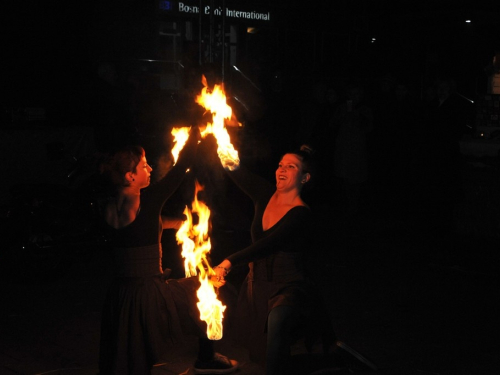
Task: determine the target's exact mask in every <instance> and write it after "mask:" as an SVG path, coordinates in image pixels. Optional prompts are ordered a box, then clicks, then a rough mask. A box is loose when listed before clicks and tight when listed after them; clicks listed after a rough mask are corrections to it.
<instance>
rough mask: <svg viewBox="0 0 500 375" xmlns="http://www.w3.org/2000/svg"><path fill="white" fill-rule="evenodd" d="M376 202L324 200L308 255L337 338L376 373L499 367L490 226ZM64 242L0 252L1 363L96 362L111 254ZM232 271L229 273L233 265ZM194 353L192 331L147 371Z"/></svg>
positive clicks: (36, 366) (4, 371) (246, 371)
mask: <svg viewBox="0 0 500 375" xmlns="http://www.w3.org/2000/svg"><path fill="white" fill-rule="evenodd" d="M383 207H384V206H383V204H382V203H380V202H379V203H377V204H375V205H372V206H368V207H367V208H366V209H365V210H364V211H363V212H361V213H360V214H359V215H357V216H356V217H352V218H349V219H348V218H343V219H342V220H339V219H335V217H334V216H335V215H333V214H332V213H331V212H329V211H325V212H323V213H322V215H323V217H322V220H321V221H320V223H319V224H318V227H317V235H318V236H317V238H316V239H315V241H314V243H312V246H311V252H310V253H311V259H312V261H311V265H312V269H313V270H314V274H315V277H316V280H317V281H318V282H319V283H320V285H321V286H322V288H323V289H322V292H323V293H324V296H325V299H326V300H327V302H328V307H329V311H330V314H331V318H332V322H333V324H334V328H335V330H336V333H337V336H338V339H339V340H340V341H341V342H343V343H345V344H346V345H348V346H349V347H350V348H353V349H354V350H356V351H357V352H358V353H360V354H361V355H362V356H363V357H365V358H368V359H369V360H370V361H372V362H373V363H374V364H375V365H376V366H377V368H378V371H377V373H379V374H388V375H425V374H429V375H437V374H439V375H444V374H450V375H479V374H481V375H489V374H491V375H493V374H498V373H500V370H499V369H500V355H499V353H500V344H499V342H500V340H499V337H500V335H499V333H500V331H499V325H498V316H500V315H499V312H500V311H499V307H500V303H499V302H500V298H499V286H500V285H499V272H498V271H499V269H500V262H499V260H500V252H499V249H498V242H499V238H498V236H496V237H495V236H491V235H484V234H477V233H476V234H474V233H468V232H467V231H464V230H458V229H457V228H455V230H451V231H449V232H441V231H438V230H436V228H435V227H434V225H433V224H432V223H431V220H429V217H431V216H432V213H430V212H420V214H418V213H416V212H410V213H409V214H408V213H406V214H405V215H403V216H402V217H399V216H398V215H397V214H395V213H394V212H391V213H388V212H386V210H384V209H383ZM396 211H397V210H396ZM438 221H439V218H438V219H436V220H434V221H433V223H436V222H438ZM214 230H215V229H214ZM217 235H218V237H219V243H223V242H224V241H225V245H224V246H229V245H231V244H232V245H234V246H233V247H237V246H238V245H237V244H238V242H242V241H243V242H244V241H245V239H246V238H247V237H248V233H247V232H238V231H234V230H231V229H227V228H224V229H221V230H220V231H219V232H218V233H217ZM166 238H167V240H168V235H167V236H166ZM229 247H231V246H229ZM68 253H70V256H66V257H65V259H66V260H67V261H66V263H64V265H63V266H59V267H55V268H54V269H52V270H51V271H50V272H47V271H44V270H47V269H49V268H48V266H47V264H49V263H50V260H48V259H44V258H43V257H41V258H30V259H26V258H23V257H20V258H18V260H17V263H5V262H3V264H2V267H1V270H2V276H3V277H1V279H0V284H1V286H0V293H1V296H2V309H1V313H0V318H1V322H0V374H1V375H14V374H16V375H17V374H26V375H35V374H37V375H41V374H64V375H69V374H72V375H73V374H74V375H87V374H88V375H90V374H96V373H97V361H98V350H99V325H100V309H101V305H102V302H103V299H104V293H105V291H106V288H107V285H108V283H109V281H110V269H111V268H110V267H111V262H110V259H109V256H108V255H107V253H106V252H104V251H102V248H101V247H100V246H97V245H95V244H92V243H89V244H83V245H80V246H77V247H76V248H75V249H68ZM232 277H233V280H231V279H230V281H231V282H233V283H234V284H238V282H239V281H240V280H241V277H242V273H238V272H234V273H233V276H232ZM217 348H218V349H219V350H220V351H221V352H223V353H224V354H226V355H228V356H230V357H231V358H235V359H237V360H238V361H239V362H240V368H239V369H238V370H237V372H236V374H237V375H260V374H263V371H262V368H260V367H259V366H258V365H257V364H255V363H253V362H251V361H250V360H249V358H248V354H247V352H246V351H245V350H244V349H243V348H241V347H237V346H235V345H233V344H232V343H231V342H230V341H229V340H224V339H223V340H221V342H218V343H217ZM292 354H293V356H292V360H291V368H293V370H291V375H292V374H296V375H306V374H316V375H319V374H348V373H359V374H364V373H373V371H372V370H370V369H367V368H363V367H362V366H359V363H358V364H356V363H355V361H354V362H349V361H347V362H342V361H339V360H338V355H337V354H336V352H334V351H331V352H329V354H328V355H326V356H322V355H321V351H320V347H319V345H316V346H315V347H313V350H312V353H307V351H306V350H305V348H304V346H303V345H302V343H301V342H300V341H299V342H297V343H296V344H295V345H294V346H293V348H292ZM195 355H196V346H195V345H194V343H193V345H191V346H190V345H188V346H187V347H186V348H180V349H179V353H178V355H177V356H176V359H175V361H172V362H169V363H165V364H161V365H159V366H157V367H155V368H154V370H153V374H155V375H160V374H161V375H163V374H165V375H166V374H176V375H181V374H182V375H191V374H193V372H192V368H191V366H192V364H193V362H194V359H195Z"/></svg>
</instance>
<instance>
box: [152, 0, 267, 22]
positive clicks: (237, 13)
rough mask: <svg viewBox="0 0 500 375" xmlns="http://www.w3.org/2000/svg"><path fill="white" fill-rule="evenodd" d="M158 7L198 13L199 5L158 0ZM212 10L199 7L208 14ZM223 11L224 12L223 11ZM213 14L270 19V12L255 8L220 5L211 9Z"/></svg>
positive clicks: (183, 12) (165, 9)
mask: <svg viewBox="0 0 500 375" xmlns="http://www.w3.org/2000/svg"><path fill="white" fill-rule="evenodd" d="M159 7H160V9H161V10H164V11H177V12H178V13H179V14H200V7H199V6H197V5H190V4H186V3H184V2H178V3H177V5H176V4H175V2H173V1H160V2H159ZM211 12H212V10H211V9H210V6H209V5H206V6H203V7H202V8H201V13H202V14H205V15H209V14H210V13H211ZM223 12H224V13H223ZM213 14H214V15H215V16H222V15H223V14H224V15H225V16H226V17H229V18H237V19H245V20H254V21H270V20H271V13H270V12H259V11H255V10H251V11H247V10H238V9H230V8H227V7H226V8H225V9H223V8H222V7H216V8H214V9H213Z"/></svg>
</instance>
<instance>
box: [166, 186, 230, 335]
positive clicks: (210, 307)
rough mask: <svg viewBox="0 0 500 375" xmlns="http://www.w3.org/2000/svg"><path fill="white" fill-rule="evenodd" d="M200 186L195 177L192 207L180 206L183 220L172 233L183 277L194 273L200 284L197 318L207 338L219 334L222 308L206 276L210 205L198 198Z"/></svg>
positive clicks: (201, 188)
mask: <svg viewBox="0 0 500 375" xmlns="http://www.w3.org/2000/svg"><path fill="white" fill-rule="evenodd" d="M201 190H203V187H202V186H201V185H200V184H199V183H198V181H195V195H194V200H193V203H192V210H189V209H188V207H186V208H185V209H184V214H185V215H186V217H187V220H185V221H184V223H183V224H182V226H181V227H180V228H179V230H178V231H177V233H176V239H177V243H178V244H182V253H181V254H182V257H183V258H184V271H185V274H186V277H190V276H196V275H198V279H199V280H200V284H201V285H200V288H199V289H198V291H197V296H198V301H199V302H198V303H197V306H198V309H199V310H200V319H201V320H203V321H205V322H206V323H207V336H208V338H209V339H210V340H220V339H221V338H222V319H223V312H224V310H225V309H226V306H224V305H223V304H222V303H221V302H220V301H219V300H218V299H217V293H216V291H215V288H214V286H213V284H212V283H211V282H210V277H211V276H213V275H215V272H214V270H213V269H212V267H211V266H210V264H209V262H208V260H207V254H208V253H209V252H210V249H211V244H210V237H209V236H208V231H209V227H210V209H209V208H208V207H207V206H206V205H205V204H204V203H203V202H201V201H199V200H198V192H199V191H201ZM193 212H194V213H196V214H197V215H198V223H197V224H194V221H193V214H192V213H193Z"/></svg>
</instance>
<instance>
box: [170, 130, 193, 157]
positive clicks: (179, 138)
mask: <svg viewBox="0 0 500 375" xmlns="http://www.w3.org/2000/svg"><path fill="white" fill-rule="evenodd" d="M189 129H191V128H189V127H183V128H173V129H172V135H173V136H174V143H175V144H174V147H173V148H172V156H173V157H174V164H175V163H177V159H179V153H180V152H181V150H182V149H183V148H184V145H185V144H186V142H187V140H188V138H189Z"/></svg>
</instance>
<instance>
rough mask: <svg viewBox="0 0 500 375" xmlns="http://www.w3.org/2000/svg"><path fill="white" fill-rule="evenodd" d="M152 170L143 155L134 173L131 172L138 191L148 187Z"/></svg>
mask: <svg viewBox="0 0 500 375" xmlns="http://www.w3.org/2000/svg"><path fill="white" fill-rule="evenodd" d="M152 170H153V168H151V167H150V166H149V164H148V161H147V160H146V155H143V156H142V158H141V160H140V161H139V163H138V164H137V167H136V168H135V172H132V176H133V178H134V181H135V184H136V185H137V186H138V187H139V188H140V189H142V188H145V187H147V186H149V183H150V181H151V171H152Z"/></svg>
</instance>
